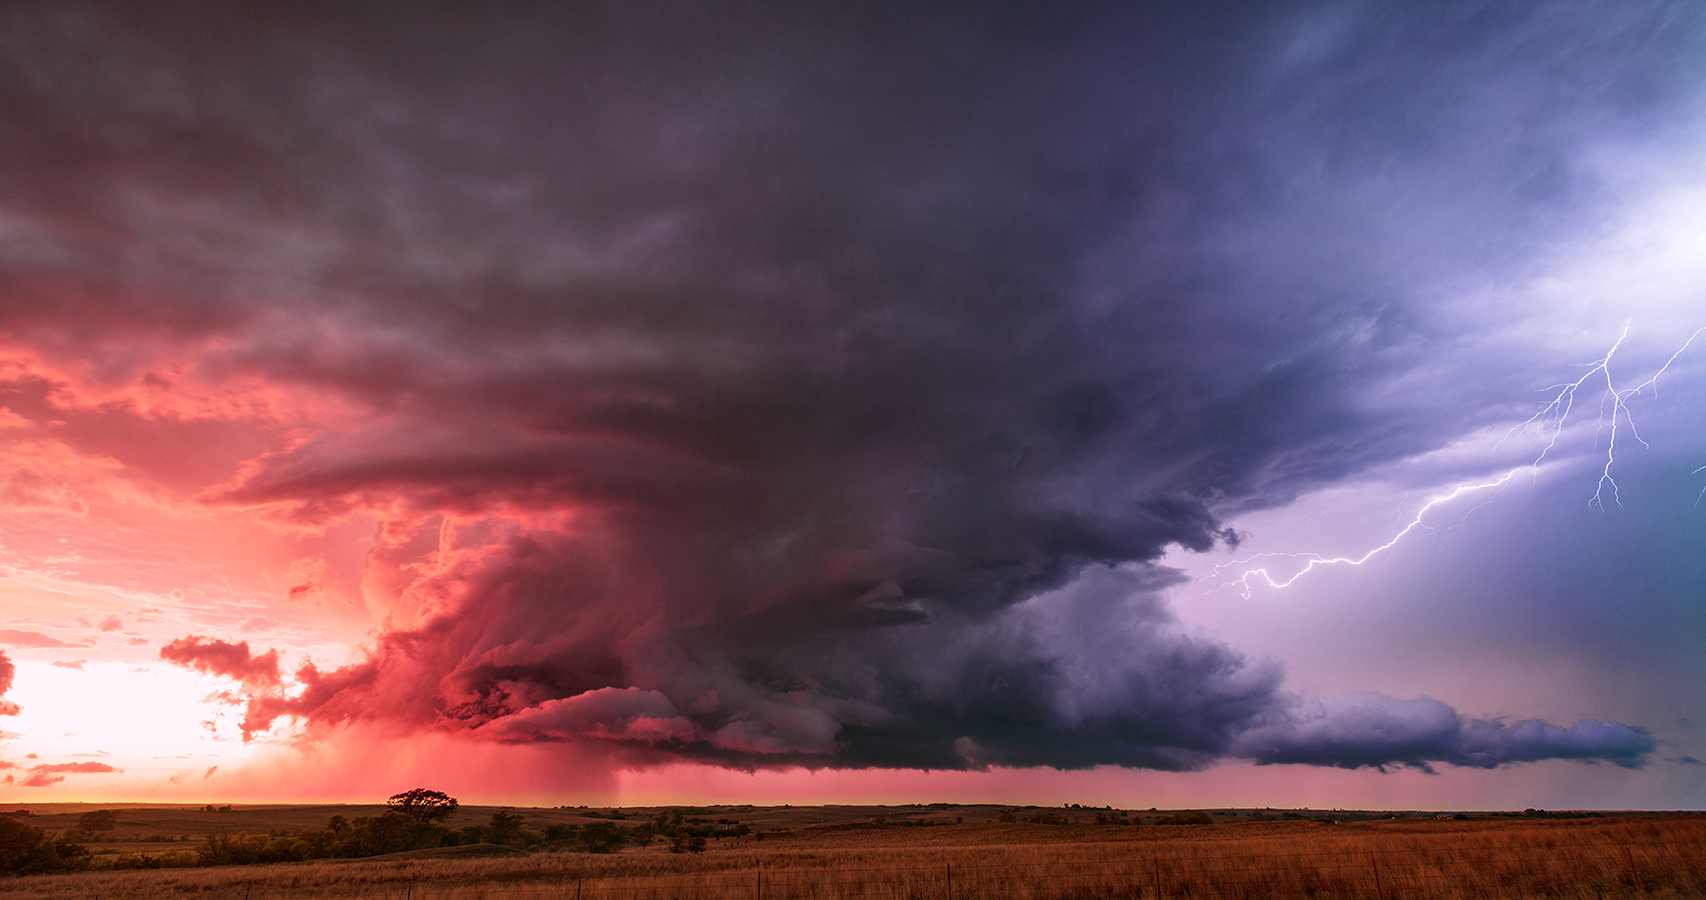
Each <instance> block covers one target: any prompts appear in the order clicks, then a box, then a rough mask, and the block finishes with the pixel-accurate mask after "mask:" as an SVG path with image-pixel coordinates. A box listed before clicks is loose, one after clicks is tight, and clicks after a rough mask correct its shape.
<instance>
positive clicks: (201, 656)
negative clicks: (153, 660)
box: [160, 634, 279, 687]
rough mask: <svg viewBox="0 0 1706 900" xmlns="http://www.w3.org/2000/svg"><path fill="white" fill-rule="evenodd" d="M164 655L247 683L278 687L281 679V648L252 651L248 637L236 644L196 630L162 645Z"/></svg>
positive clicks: (161, 655) (184, 663)
mask: <svg viewBox="0 0 1706 900" xmlns="http://www.w3.org/2000/svg"><path fill="white" fill-rule="evenodd" d="M160 658H161V659H163V660H166V661H167V662H173V663H177V664H178V665H180V666H184V667H187V668H191V669H195V670H196V671H197V672H206V673H208V674H212V675H223V676H225V677H227V678H235V679H237V680H239V681H241V682H243V683H244V684H246V685H253V686H257V687H264V686H273V687H276V686H277V685H278V683H279V672H278V651H277V650H268V651H267V652H265V653H262V654H260V655H252V654H251V653H250V651H249V642H248V641H241V642H239V643H235V644H233V643H230V642H228V641H221V640H216V639H213V638H204V637H202V636H200V635H194V634H192V635H190V636H188V637H183V638H179V639H177V640H175V641H172V642H171V643H169V644H167V645H166V646H164V647H161V648H160Z"/></svg>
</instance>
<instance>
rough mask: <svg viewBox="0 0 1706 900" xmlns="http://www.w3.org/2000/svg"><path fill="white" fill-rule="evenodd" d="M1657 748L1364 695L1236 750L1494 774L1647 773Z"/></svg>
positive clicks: (1618, 730) (1422, 701)
mask: <svg viewBox="0 0 1706 900" xmlns="http://www.w3.org/2000/svg"><path fill="white" fill-rule="evenodd" d="M1655 749H1656V744H1655V742H1654V740H1653V738H1652V737H1651V735H1649V734H1648V733H1647V732H1646V731H1644V730H1643V729H1639V728H1630V727H1629V726H1627V725H1621V724H1618V723H1616V722H1598V721H1595V720H1593V719H1583V720H1582V721H1580V722H1577V723H1575V724H1574V725H1570V726H1568V727H1560V726H1557V725H1553V724H1550V723H1548V722H1544V721H1541V720H1539V719H1524V720H1521V721H1517V722H1510V723H1507V722H1502V721H1497V720H1488V719H1472V718H1468V717H1466V716H1463V715H1461V714H1459V713H1458V712H1457V711H1456V710H1454V709H1452V708H1451V707H1450V706H1448V705H1446V704H1444V703H1441V702H1440V701H1438V700H1434V699H1432V698H1428V697H1420V698H1417V699H1415V700H1395V699H1393V698H1391V697H1387V696H1384V695H1382V694H1372V693H1356V694H1346V695H1343V696H1339V697H1331V698H1327V699H1324V700H1319V701H1314V702H1309V703H1303V704H1299V706H1298V707H1296V708H1294V709H1292V710H1290V711H1288V713H1287V714H1286V715H1285V716H1284V717H1282V718H1281V720H1280V721H1278V722H1276V723H1273V724H1269V725H1263V726H1260V727H1257V728H1254V729H1252V730H1251V731H1249V732H1246V733H1244V734H1242V735H1240V736H1239V738H1238V740H1237V742H1236V743H1235V745H1234V747H1233V752H1234V753H1235V754H1237V755H1239V756H1242V757H1246V758H1248V759H1252V760H1254V761H1255V762H1257V763H1258V764H1264V765H1266V764H1274V763H1297V764H1305V765H1323V766H1339V767H1342V768H1358V767H1362V766H1371V767H1375V768H1382V767H1385V766H1411V767H1415V768H1420V769H1427V768H1428V767H1429V765H1430V764H1432V763H1448V764H1450V765H1454V766H1469V767H1474V768H1480V769H1491V768H1496V767H1498V766H1501V765H1504V764H1506V763H1517V762H1534V761H1536V760H1542V759H1579V760H1600V761H1605V762H1610V763H1613V764H1615V765H1618V766H1621V767H1623V768H1639V767H1640V766H1641V765H1643V764H1644V763H1645V762H1646V761H1647V759H1648V758H1649V757H1650V756H1651V755H1652V753H1653V751H1654V750H1655Z"/></svg>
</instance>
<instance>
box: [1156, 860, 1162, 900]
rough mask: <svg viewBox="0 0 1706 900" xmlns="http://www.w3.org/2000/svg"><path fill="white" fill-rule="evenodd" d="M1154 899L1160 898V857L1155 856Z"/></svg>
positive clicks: (1159, 899) (1158, 899)
mask: <svg viewBox="0 0 1706 900" xmlns="http://www.w3.org/2000/svg"><path fill="white" fill-rule="evenodd" d="M1155 900H1161V857H1159V856H1157V857H1155Z"/></svg>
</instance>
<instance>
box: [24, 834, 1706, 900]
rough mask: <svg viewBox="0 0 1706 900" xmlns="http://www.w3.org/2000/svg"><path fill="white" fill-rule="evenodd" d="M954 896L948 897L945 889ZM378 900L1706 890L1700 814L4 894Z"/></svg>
mask: <svg viewBox="0 0 1706 900" xmlns="http://www.w3.org/2000/svg"><path fill="white" fill-rule="evenodd" d="M950 891H951V894H950ZM191 896H196V897H207V898H210V900H211V898H233V900H236V898H246V900H286V898H306V897H325V898H376V900H377V898H387V900H435V898H443V900H546V898H551V900H561V898H569V897H578V898H580V900H663V898H672V900H674V898H680V900H747V898H750V900H1069V898H1116V897H1118V898H1140V897H1141V898H1157V897H1167V898H1190V900H1265V898H1274V900H1278V898H1304V897H1308V898H1319V900H1337V898H1344V900H1353V898H1354V900H1368V898H1378V900H1385V898H1390V900H1435V898H1438V900H1470V898H1529V897H1536V898H1538V897H1547V898H1589V897H1594V898H1603V897H1637V896H1646V897H1655V898H1661V897H1702V896H1706V820H1702V819H1699V818H1634V819H1622V820H1619V819H1600V820H1591V821H1585V822H1565V821H1538V822H1536V821H1517V822H1512V821H1491V820H1480V821H1471V822H1451V823H1446V822H1408V823H1406V822H1380V823H1359V824H1350V825H1339V826H1325V825H1318V824H1314V823H1294V822H1281V823H1247V824H1238V825H1216V826H1146V827H1125V828H1122V827H1096V826H1050V825H1024V824H1009V825H1000V824H980V825H964V826H958V827H944V828H899V827H886V828H885V827H879V826H848V825H843V826H831V827H825V828H801V829H796V830H794V831H791V832H786V833H781V834H774V835H768V836H766V837H765V838H764V839H763V840H762V841H759V840H755V839H753V838H743V839H740V840H738V841H724V842H720V843H719V845H718V846H716V847H714V848H713V849H712V850H710V851H708V852H706V853H704V854H699V855H672V854H670V853H667V852H665V851H663V850H662V849H661V848H658V847H652V848H645V849H638V850H629V851H627V852H624V853H619V854H611V855H602V856H600V855H590V854H579V853H539V854H532V855H527V856H513V857H497V858H482V859H458V858H446V859H422V858H409V859H399V858H386V857H378V858H373V859H367V860H337V861H321V862H312V863H284V864H276V865H270V866H244V867H228V868H211V869H181V870H158V871H129V872H84V873H78V874H73V875H57V876H36V877H31V878H20V879H15V880H12V881H9V882H0V897H4V898H8V900H10V898H17V900H25V898H28V900H80V898H95V897H100V898H135V900H156V898H182V897H191Z"/></svg>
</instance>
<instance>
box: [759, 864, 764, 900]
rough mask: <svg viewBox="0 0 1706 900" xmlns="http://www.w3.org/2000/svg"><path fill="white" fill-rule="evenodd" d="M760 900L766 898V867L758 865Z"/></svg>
mask: <svg viewBox="0 0 1706 900" xmlns="http://www.w3.org/2000/svg"><path fill="white" fill-rule="evenodd" d="M758 900H764V867H763V866H759V867H758Z"/></svg>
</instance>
